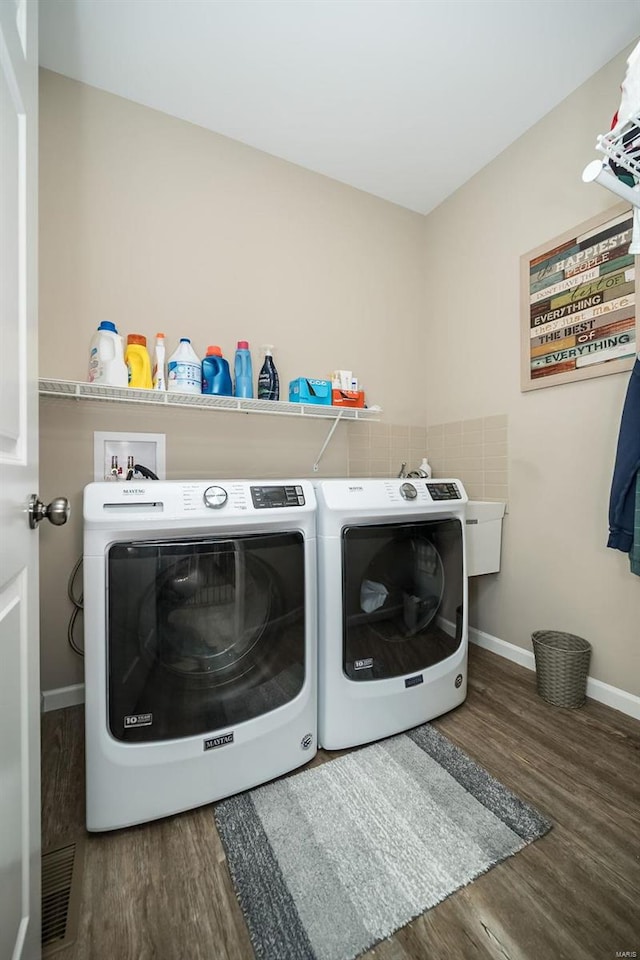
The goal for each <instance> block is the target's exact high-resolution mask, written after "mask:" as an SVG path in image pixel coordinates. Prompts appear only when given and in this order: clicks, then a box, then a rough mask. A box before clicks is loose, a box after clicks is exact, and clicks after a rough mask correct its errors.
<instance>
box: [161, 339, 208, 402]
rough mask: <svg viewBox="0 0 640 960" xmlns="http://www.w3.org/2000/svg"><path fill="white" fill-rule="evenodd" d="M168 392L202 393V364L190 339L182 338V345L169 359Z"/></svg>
mask: <svg viewBox="0 0 640 960" xmlns="http://www.w3.org/2000/svg"><path fill="white" fill-rule="evenodd" d="M167 390H169V391H170V392H175V393H202V363H201V362H200V357H199V356H198V355H197V353H196V352H195V350H194V349H193V347H192V346H191V340H189V338H188V337H180V343H179V344H178V346H177V348H176V349H175V350H174V352H173V353H172V354H171V356H170V357H169V362H168V364H167Z"/></svg>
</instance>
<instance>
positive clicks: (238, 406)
mask: <svg viewBox="0 0 640 960" xmlns="http://www.w3.org/2000/svg"><path fill="white" fill-rule="evenodd" d="M38 385H39V393H40V396H46V397H66V398H69V399H75V400H102V401H108V402H115V403H129V404H131V403H142V404H148V405H151V406H164V407H188V408H190V409H197V410H224V411H226V412H228V413H263V414H269V415H271V416H286V417H312V418H314V419H316V420H317V419H322V420H338V419H339V420H379V419H380V413H381V412H382V411H381V410H379V409H376V410H369V409H367V408H366V407H365V408H359V407H333V406H328V405H327V406H316V405H314V404H306V403H287V402H286V401H283V400H249V399H248V398H245V397H216V396H211V395H209V394H199V393H173V392H171V393H170V392H169V391H159V390H142V389H136V388H133V387H107V386H104V385H102V384H95V383H83V382H80V381H76V380H47V379H40V380H39V381H38Z"/></svg>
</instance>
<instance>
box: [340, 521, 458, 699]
mask: <svg viewBox="0 0 640 960" xmlns="http://www.w3.org/2000/svg"><path fill="white" fill-rule="evenodd" d="M342 561H343V562H342V570H343V574H342V576H343V583H342V594H343V634H342V636H343V647H342V649H343V670H344V673H345V674H346V676H347V677H349V678H350V679H351V680H355V681H367V680H381V679H384V678H387V677H398V676H403V675H406V674H411V673H417V672H419V671H420V670H424V669H425V668H427V667H430V666H433V665H434V664H435V663H439V662H440V661H441V660H445V659H446V658H447V657H449V656H451V654H452V653H454V652H455V651H456V650H457V649H458V647H459V646H460V644H461V643H462V642H463V637H462V626H461V624H462V620H463V618H462V616H461V613H462V603H463V599H464V590H463V540H462V525H461V523H460V521H459V520H457V519H441V520H425V521H420V522H416V523H389V524H380V525H371V524H367V525H362V526H352V527H347V528H345V529H344V530H343V533H342Z"/></svg>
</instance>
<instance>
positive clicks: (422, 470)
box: [418, 457, 432, 480]
mask: <svg viewBox="0 0 640 960" xmlns="http://www.w3.org/2000/svg"><path fill="white" fill-rule="evenodd" d="M418 473H419V474H420V476H421V477H424V479H425V480H430V479H431V474H432V470H431V467H430V466H429V462H428V461H427V458H426V457H423V458H422V463H421V464H420V466H419V467H418Z"/></svg>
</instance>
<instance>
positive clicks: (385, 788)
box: [215, 724, 551, 960]
mask: <svg viewBox="0 0 640 960" xmlns="http://www.w3.org/2000/svg"><path fill="white" fill-rule="evenodd" d="M215 819H216V823H217V826H218V831H219V833H220V837H221V838H222V842H223V844H224V847H225V850H226V853H227V859H228V863H229V869H230V871H231V876H232V878H233V882H234V885H235V888H236V893H237V896H238V901H239V903H240V906H241V907H242V911H243V913H244V916H245V919H246V921H247V925H248V928H249V932H250V935H251V940H252V942H253V946H254V949H255V953H256V957H257V958H258V960H351V958H353V957H356V956H358V954H360V953H362V952H363V951H365V950H367V949H368V948H370V947H371V946H373V945H374V944H375V943H376V942H378V941H379V940H382V939H384V938H385V937H388V936H390V935H391V934H392V933H393V932H394V931H395V930H397V929H398V928H399V927H402V926H404V925H405V924H406V923H408V922H409V920H412V919H413V918H414V917H416V916H419V915H420V914H421V913H424V911H425V910H428V909H429V908H430V907H433V906H435V904H436V903H440V901H441V900H444V898H445V897H448V896H449V894H451V893H453V892H454V890H458V889H459V888H460V887H463V886H465V884H467V883H469V882H470V881H471V880H473V879H475V878H476V877H478V876H479V875H480V874H482V873H484V872H485V871H487V870H488V869H489V868H490V867H492V866H494V864H496V863H499V862H500V861H501V860H504V859H506V858H507V857H509V856H511V854H513V853H516V852H517V851H518V850H521V849H522V848H523V847H524V846H526V845H527V844H528V843H531V841H532V840H536V839H537V838H538V837H541V836H542V835H543V834H545V833H546V832H547V830H549V829H550V827H551V824H550V823H549V822H548V821H547V820H545V819H544V817H542V816H541V815H540V814H539V813H538V812H537V811H536V810H534V809H533V808H532V807H530V806H528V805H527V804H526V803H524V802H523V801H522V800H519V799H518V797H516V796H514V795H513V794H512V793H511V792H510V791H509V790H507V788H506V787H504V786H503V785H502V784H501V783H498V781H497V780H495V779H494V778H493V777H492V776H490V775H489V774H488V773H487V771H486V770H483V769H482V767H479V766H478V765H477V764H476V763H474V762H473V761H472V760H470V759H469V758H468V757H467V756H465V754H464V753H462V751H461V750H459V749H458V748H457V747H455V746H454V745H453V744H452V743H450V742H449V741H448V740H447V739H446V737H443V736H442V735H441V734H439V733H438V732H437V730H436V729H435V728H434V727H431V726H430V725H429V724H426V725H425V726H422V727H418V728H416V729H415V730H411V731H409V732H408V733H404V734H400V735H399V736H396V737H392V738H390V739H388V740H383V741H381V742H379V743H375V744H372V745H371V746H368V747H365V748H363V749H361V750H357V751H354V752H352V753H349V754H346V755H344V756H342V757H339V758H337V759H335V760H331V761H330V762H328V763H324V764H322V765H321V766H317V767H313V768H311V769H309V770H305V771H304V772H302V773H298V774H295V775H291V776H289V777H287V778H285V779H281V780H277V781H275V782H273V783H269V784H266V785H265V786H262V787H258V788H257V789H255V790H252V791H251V792H248V793H244V794H241V795H239V796H235V797H230V798H229V799H227V800H222V801H221V802H220V803H218V804H217V805H216V807H215Z"/></svg>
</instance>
